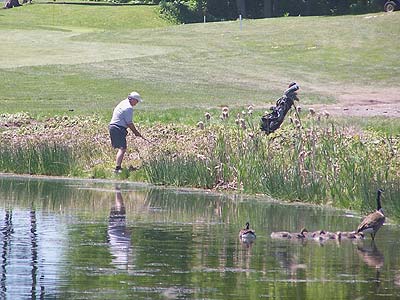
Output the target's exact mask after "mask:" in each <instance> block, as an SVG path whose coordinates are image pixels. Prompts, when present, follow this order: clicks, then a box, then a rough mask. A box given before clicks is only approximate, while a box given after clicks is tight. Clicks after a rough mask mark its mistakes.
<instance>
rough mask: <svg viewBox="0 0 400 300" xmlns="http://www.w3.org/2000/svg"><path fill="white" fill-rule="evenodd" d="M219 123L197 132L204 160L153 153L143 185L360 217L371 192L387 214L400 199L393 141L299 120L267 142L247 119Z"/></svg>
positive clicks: (315, 119)
mask: <svg viewBox="0 0 400 300" xmlns="http://www.w3.org/2000/svg"><path fill="white" fill-rule="evenodd" d="M221 116H222V117H221V118H220V121H219V122H214V123H212V122H209V123H207V122H202V126H201V128H199V131H202V132H203V134H204V135H206V136H208V140H209V141H212V142H210V143H209V144H208V150H207V153H203V154H201V155H194V154H193V153H192V154H190V155H187V154H186V153H185V152H176V153H174V154H171V152H170V151H169V152H168V154H163V153H162V152H160V153H159V154H158V155H157V156H156V157H154V158H150V159H149V160H148V161H147V162H146V164H145V168H146V170H147V176H148V180H149V181H150V182H153V183H156V184H160V183H161V184H168V185H176V186H182V185H185V186H187V185H191V186H196V187H203V188H226V189H234V190H239V191H242V192H244V193H249V194H256V193H263V194H267V195H270V196H272V197H274V198H278V199H285V200H289V201H302V202H309V203H316V204H328V205H332V206H335V207H342V208H348V209H355V210H359V211H360V210H371V209H374V206H375V201H374V199H375V195H376V189H377V188H383V189H386V190H389V191H390V193H388V194H387V195H386V196H387V197H386V198H389V201H388V202H389V203H388V206H391V205H392V206H393V205H394V204H395V201H394V200H395V199H396V198H399V197H400V192H399V189H398V187H397V184H396V182H398V181H399V175H400V174H399V172H398V170H399V167H400V156H399V152H398V149H399V148H400V139H399V137H398V136H389V135H387V134H384V133H377V132H374V131H368V130H364V131H363V130H361V129H357V128H351V127H346V128H341V127H340V126H339V125H338V124H336V123H335V120H333V119H332V118H331V117H329V115H328V114H319V115H317V114H315V113H312V114H307V113H302V115H301V117H302V121H303V122H302V123H300V122H299V121H298V120H296V119H295V116H293V117H289V118H288V119H289V120H291V121H289V122H286V123H285V124H284V125H283V126H282V128H280V129H279V130H277V131H276V132H275V133H273V134H270V135H265V134H263V133H261V132H260V131H259V129H258V117H253V116H252V112H251V111H248V112H243V113H241V114H240V113H239V114H238V116H237V118H236V120H235V121H234V122H233V121H232V118H229V117H228V118H224V117H223V115H221ZM390 203H391V204H390ZM394 206H396V205H394ZM397 206H398V205H397ZM397 206H396V207H397ZM394 210H395V209H394ZM395 211H399V209H397V210H395ZM398 216H399V217H400V214H398Z"/></svg>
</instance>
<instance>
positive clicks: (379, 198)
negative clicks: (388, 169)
mask: <svg viewBox="0 0 400 300" xmlns="http://www.w3.org/2000/svg"><path fill="white" fill-rule="evenodd" d="M381 194H382V191H381V190H378V195H377V197H376V203H377V208H376V210H380V209H381V208H382V205H381Z"/></svg>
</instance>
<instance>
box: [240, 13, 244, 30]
mask: <svg viewBox="0 0 400 300" xmlns="http://www.w3.org/2000/svg"><path fill="white" fill-rule="evenodd" d="M239 23H240V30H242V28H243V26H242V15H239Z"/></svg>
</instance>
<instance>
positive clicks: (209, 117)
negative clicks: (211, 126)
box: [204, 112, 211, 121]
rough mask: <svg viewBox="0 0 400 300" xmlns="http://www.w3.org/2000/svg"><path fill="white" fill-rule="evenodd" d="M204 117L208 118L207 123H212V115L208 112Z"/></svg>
mask: <svg viewBox="0 0 400 300" xmlns="http://www.w3.org/2000/svg"><path fill="white" fill-rule="evenodd" d="M204 117H205V118H206V120H207V121H210V119H211V115H210V113H209V112H206V113H205V114H204Z"/></svg>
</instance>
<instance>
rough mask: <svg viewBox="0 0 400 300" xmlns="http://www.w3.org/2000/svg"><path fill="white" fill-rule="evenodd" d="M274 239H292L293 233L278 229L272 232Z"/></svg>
mask: <svg viewBox="0 0 400 300" xmlns="http://www.w3.org/2000/svg"><path fill="white" fill-rule="evenodd" d="M271 238H273V239H291V238H292V234H291V233H290V232H288V231H276V232H272V233H271Z"/></svg>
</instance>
